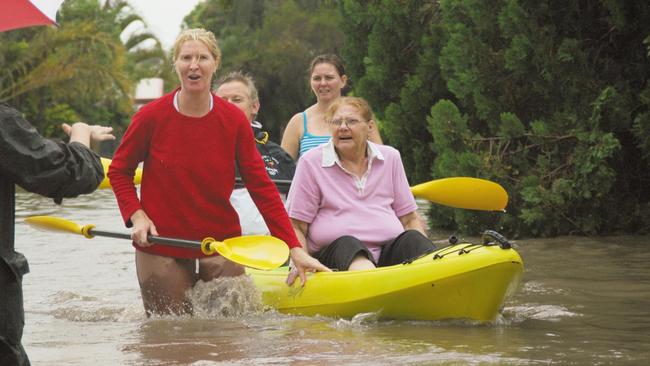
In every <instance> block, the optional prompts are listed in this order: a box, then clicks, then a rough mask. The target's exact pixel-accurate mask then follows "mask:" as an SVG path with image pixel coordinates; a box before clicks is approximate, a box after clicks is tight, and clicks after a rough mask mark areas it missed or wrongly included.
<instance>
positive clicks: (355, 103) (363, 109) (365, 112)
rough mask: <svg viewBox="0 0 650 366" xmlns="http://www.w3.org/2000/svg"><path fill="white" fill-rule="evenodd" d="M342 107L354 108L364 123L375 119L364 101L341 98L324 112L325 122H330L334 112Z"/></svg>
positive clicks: (361, 99)
mask: <svg viewBox="0 0 650 366" xmlns="http://www.w3.org/2000/svg"><path fill="white" fill-rule="evenodd" d="M343 105H349V106H352V107H354V108H356V109H357V110H358V111H359V113H360V114H361V116H362V117H363V118H364V119H365V120H366V121H370V120H371V119H372V120H374V119H375V115H374V114H373V113H372V109H371V108H370V104H368V102H367V101H366V100H365V99H363V98H360V97H341V98H338V99H336V100H335V101H334V102H332V104H331V105H330V106H329V108H327V111H326V112H325V120H326V121H329V120H331V119H332V117H334V113H336V111H337V110H338V109H339V108H340V107H341V106H343Z"/></svg>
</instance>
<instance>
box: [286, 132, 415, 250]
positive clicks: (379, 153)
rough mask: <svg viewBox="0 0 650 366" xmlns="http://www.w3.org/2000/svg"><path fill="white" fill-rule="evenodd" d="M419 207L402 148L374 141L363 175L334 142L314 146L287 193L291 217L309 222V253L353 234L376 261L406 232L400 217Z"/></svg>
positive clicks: (305, 156) (297, 170)
mask: <svg viewBox="0 0 650 366" xmlns="http://www.w3.org/2000/svg"><path fill="white" fill-rule="evenodd" d="M415 210H417V205H416V203H415V199H414V198H413V195H412V194H411V190H410V188H409V184H408V180H407V178H406V174H405V172H404V167H403V165H402V159H401V157H400V154H399V151H397V150H396V149H394V148H392V147H390V146H385V145H377V144H374V143H372V142H368V170H367V171H366V173H365V174H364V175H363V177H361V178H359V177H357V176H355V175H354V174H352V173H350V172H348V171H346V170H345V169H344V168H343V167H342V166H341V164H340V162H339V159H338V156H337V155H336V152H335V150H334V145H333V143H332V141H331V140H330V142H328V143H327V144H325V145H322V146H319V147H317V148H314V149H312V150H310V151H309V152H307V153H306V154H305V155H303V156H302V157H301V158H300V162H299V164H298V166H297V168H296V174H295V176H294V178H293V181H292V183H291V189H290V190H289V195H288V197H287V211H288V212H289V217H291V218H293V219H296V220H300V221H304V222H306V223H308V224H309V232H308V233H307V245H308V250H309V252H310V253H315V252H317V251H319V250H321V249H322V248H324V247H326V246H327V245H329V244H330V243H331V242H333V241H334V240H336V239H338V238H339V237H341V236H343V235H352V236H354V237H356V238H357V239H359V240H361V241H362V242H363V243H364V244H365V245H366V246H367V247H368V249H369V250H370V252H371V253H372V254H373V257H374V258H375V260H378V259H379V254H380V253H381V245H382V244H383V243H384V242H385V241H387V240H389V239H393V238H395V237H397V236H398V235H399V234H401V233H402V232H403V231H404V227H403V226H402V224H401V222H400V221H399V218H400V217H402V216H404V215H407V214H410V213H412V212H414V211H415Z"/></svg>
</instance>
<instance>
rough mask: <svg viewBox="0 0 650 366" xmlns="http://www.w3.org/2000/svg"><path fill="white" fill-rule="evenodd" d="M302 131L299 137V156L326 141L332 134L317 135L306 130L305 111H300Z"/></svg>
mask: <svg viewBox="0 0 650 366" xmlns="http://www.w3.org/2000/svg"><path fill="white" fill-rule="evenodd" d="M302 123H303V133H302V138H301V139H300V156H302V155H303V154H304V153H306V152H307V151H309V150H311V149H313V148H315V147H316V146H319V145H322V144H325V143H327V142H328V141H329V140H330V138H331V137H332V136H317V135H312V134H311V133H309V132H307V113H305V112H302Z"/></svg>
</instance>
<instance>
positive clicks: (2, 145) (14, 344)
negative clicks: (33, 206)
mask: <svg viewBox="0 0 650 366" xmlns="http://www.w3.org/2000/svg"><path fill="white" fill-rule="evenodd" d="M103 178H104V170H103V168H102V164H101V161H100V159H99V156H98V155H97V154H95V153H94V152H93V151H91V150H90V149H88V148H87V147H86V146H84V145H83V144H79V143H70V144H65V143H63V142H55V141H52V140H48V139H45V138H44V137H43V136H41V135H39V134H38V132H36V129H35V128H34V127H33V126H32V125H30V124H29V123H28V122H27V121H26V120H25V119H24V118H23V117H22V115H21V114H20V113H19V112H18V111H17V110H15V109H13V108H11V107H9V106H8V105H6V104H3V103H0V294H1V295H0V365H28V364H29V361H28V360H27V357H26V355H25V354H24V351H23V349H22V346H21V345H20V339H21V337H22V331H23V324H24V321H23V319H24V317H23V301H22V288H21V285H22V276H23V275H24V274H25V273H27V272H29V267H28V265H27V260H26V259H25V257H24V256H23V255H22V254H20V253H16V252H15V251H14V220H15V185H16V184H18V185H19V186H21V187H22V188H24V189H25V190H27V191H29V192H34V193H38V194H41V195H43V196H47V197H51V198H54V201H55V202H57V203H60V202H61V200H62V199H63V198H64V197H75V196H78V195H80V194H83V193H90V192H92V191H94V190H95V189H96V188H97V186H98V185H99V183H100V182H101V181H102V179H103Z"/></svg>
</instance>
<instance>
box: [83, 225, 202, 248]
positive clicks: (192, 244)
mask: <svg viewBox="0 0 650 366" xmlns="http://www.w3.org/2000/svg"><path fill="white" fill-rule="evenodd" d="M88 233H89V234H90V235H94V236H105V237H109V238H116V239H129V240H132V239H131V234H125V233H116V232H112V231H103V230H97V229H90V230H88ZM147 241H148V242H149V243H156V244H165V245H169V246H174V247H179V248H190V249H201V242H200V241H194V240H184V239H174V238H166V237H164V236H154V235H149V236H147Z"/></svg>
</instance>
